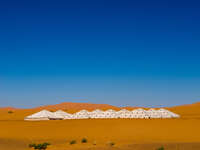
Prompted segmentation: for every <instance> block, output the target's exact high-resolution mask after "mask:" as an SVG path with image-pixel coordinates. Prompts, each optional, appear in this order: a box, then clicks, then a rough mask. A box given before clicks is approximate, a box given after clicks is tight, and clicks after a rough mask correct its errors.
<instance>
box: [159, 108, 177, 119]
mask: <svg viewBox="0 0 200 150" xmlns="http://www.w3.org/2000/svg"><path fill="white" fill-rule="evenodd" d="M158 111H159V112H160V113H161V116H162V118H179V117H180V115H178V114H175V113H173V112H171V111H169V110H167V109H164V108H161V109H159V110H158Z"/></svg>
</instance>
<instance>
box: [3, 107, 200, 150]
mask: <svg viewBox="0 0 200 150" xmlns="http://www.w3.org/2000/svg"><path fill="white" fill-rule="evenodd" d="M67 104H70V105H67ZM75 106H76V107H75ZM86 106H87V107H86ZM94 106H95V107H94ZM97 106H98V108H100V109H108V108H112V109H119V108H117V107H114V106H110V105H95V104H82V103H81V104H78V105H76V104H74V103H62V105H61V104H58V105H56V107H55V105H54V106H44V107H40V108H37V109H16V110H13V113H8V110H7V109H1V110H0V129H1V132H0V150H1V149H2V150H27V149H28V147H27V146H28V144H29V143H32V142H42V141H45V142H50V143H52V146H50V148H49V150H67V149H71V150H91V149H94V150H105V149H107V150H112V149H118V150H132V149H136V150H146V149H150V150H155V148H156V147H158V146H162V145H165V146H166V148H167V150H178V149H179V147H180V149H181V150H199V149H200V103H195V104H191V105H183V106H176V107H172V108H168V109H170V110H172V111H174V112H176V113H178V114H181V115H182V116H181V118H180V119H149V120H145V119H97V120H95V119H94V120H90V119H88V120H63V121H37V122H29V121H24V120H23V119H24V117H25V116H27V115H30V114H32V113H34V112H37V111H38V109H49V108H50V109H64V110H66V109H67V111H72V110H71V109H73V110H75V109H76V110H78V109H89V110H91V109H96V108H97ZM128 109H132V107H131V108H130V107H128ZM83 137H86V138H87V139H88V143H87V144H82V143H81V142H80V140H81V138H83ZM71 140H76V141H77V144H75V145H70V144H69V141H71ZM94 142H95V143H97V144H96V145H93V143H94ZM109 142H114V143H115V144H116V145H115V146H114V147H113V148H112V147H110V146H109V145H108V143H109Z"/></svg>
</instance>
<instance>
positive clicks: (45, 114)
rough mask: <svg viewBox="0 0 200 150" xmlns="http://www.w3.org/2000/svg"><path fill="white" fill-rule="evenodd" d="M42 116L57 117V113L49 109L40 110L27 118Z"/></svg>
mask: <svg viewBox="0 0 200 150" xmlns="http://www.w3.org/2000/svg"><path fill="white" fill-rule="evenodd" d="M40 118H56V115H54V113H52V112H50V111H48V110H41V111H40V112H37V113H34V114H32V115H30V116H27V117H26V119H40Z"/></svg>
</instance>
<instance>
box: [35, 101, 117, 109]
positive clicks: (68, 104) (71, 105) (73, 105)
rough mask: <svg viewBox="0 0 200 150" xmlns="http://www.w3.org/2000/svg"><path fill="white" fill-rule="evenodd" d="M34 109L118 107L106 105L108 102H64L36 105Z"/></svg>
mask: <svg viewBox="0 0 200 150" xmlns="http://www.w3.org/2000/svg"><path fill="white" fill-rule="evenodd" d="M35 109H48V110H58V109H62V110H76V111H77V110H81V109H87V110H94V109H103V110H104V109H119V108H118V107H116V106H112V105H108V104H91V103H73V102H65V103H60V104H56V105H47V106H41V107H37V108H35Z"/></svg>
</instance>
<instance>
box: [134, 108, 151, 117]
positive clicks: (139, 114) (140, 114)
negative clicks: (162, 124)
mask: <svg viewBox="0 0 200 150" xmlns="http://www.w3.org/2000/svg"><path fill="white" fill-rule="evenodd" d="M132 118H141V119H142V118H145V119H147V118H149V115H148V114H147V112H146V110H144V109H142V108H138V109H135V110H133V111H132Z"/></svg>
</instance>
